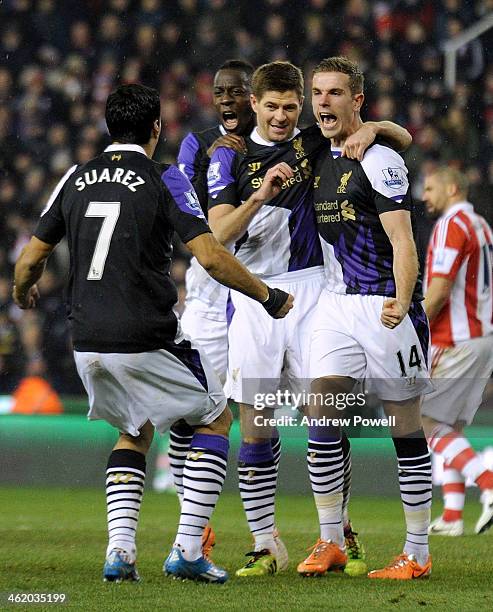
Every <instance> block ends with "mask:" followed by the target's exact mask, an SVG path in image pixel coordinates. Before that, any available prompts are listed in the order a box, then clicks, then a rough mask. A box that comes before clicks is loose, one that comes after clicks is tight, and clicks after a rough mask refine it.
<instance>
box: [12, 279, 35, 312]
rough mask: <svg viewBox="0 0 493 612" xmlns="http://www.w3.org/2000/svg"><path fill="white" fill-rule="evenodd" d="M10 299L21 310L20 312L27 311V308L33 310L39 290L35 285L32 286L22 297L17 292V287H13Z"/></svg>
mask: <svg viewBox="0 0 493 612" xmlns="http://www.w3.org/2000/svg"><path fill="white" fill-rule="evenodd" d="M12 298H13V300H14V302H15V303H16V304H17V306H19V308H22V310H27V309H29V308H34V307H35V306H36V304H37V302H38V300H39V290H38V286H37V285H33V286H32V287H31V288H30V289H29V291H28V292H27V293H26V294H24V295H22V294H20V293H19V291H18V290H17V287H16V286H15V285H14V288H13V290H12Z"/></svg>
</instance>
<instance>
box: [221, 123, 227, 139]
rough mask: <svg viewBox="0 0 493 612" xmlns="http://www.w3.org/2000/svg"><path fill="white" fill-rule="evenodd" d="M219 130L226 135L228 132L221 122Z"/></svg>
mask: <svg viewBox="0 0 493 612" xmlns="http://www.w3.org/2000/svg"><path fill="white" fill-rule="evenodd" d="M219 131H220V132H221V134H222V135H223V136H226V134H227V133H228V132H227V131H226V130H225V128H224V125H223V124H222V123H220V124H219Z"/></svg>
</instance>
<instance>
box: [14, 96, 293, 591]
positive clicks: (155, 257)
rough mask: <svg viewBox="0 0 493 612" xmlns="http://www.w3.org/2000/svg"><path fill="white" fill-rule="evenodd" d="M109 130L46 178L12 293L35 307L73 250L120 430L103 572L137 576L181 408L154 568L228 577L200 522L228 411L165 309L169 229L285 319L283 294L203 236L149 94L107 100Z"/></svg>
mask: <svg viewBox="0 0 493 612" xmlns="http://www.w3.org/2000/svg"><path fill="white" fill-rule="evenodd" d="M106 122H107V125H108V130H109V132H110V135H111V137H112V140H113V144H112V145H110V146H109V147H107V149H106V150H105V151H104V153H103V154H102V155H100V156H99V157H97V158H95V159H93V160H91V161H89V162H88V163H87V164H85V165H83V166H73V167H72V168H70V170H69V171H68V172H67V173H66V174H65V176H64V177H63V178H62V180H61V181H60V182H59V184H58V185H57V187H56V188H55V190H54V192H53V194H52V195H51V197H50V199H49V201H48V203H47V205H46V207H45V209H44V210H43V212H42V215H41V219H40V221H39V223H38V226H37V228H36V230H35V233H34V236H33V237H32V239H31V241H30V242H29V244H28V245H27V246H26V247H25V248H24V250H23V252H22V253H21V255H20V257H19V260H18V261H17V264H16V268H15V285H14V291H13V297H14V300H15V301H16V303H17V304H18V305H19V306H20V307H21V308H31V307H33V306H35V304H36V300H37V297H38V292H37V288H36V285H35V283H36V281H37V280H38V279H39V278H40V277H41V274H42V272H43V269H44V266H45V262H46V260H47V259H48V257H49V255H50V254H51V252H52V251H53V249H54V248H55V246H56V244H57V243H58V242H59V241H60V240H61V239H62V237H63V236H65V235H66V236H67V238H68V244H69V249H70V254H71V258H70V261H71V269H70V281H69V291H68V295H69V306H70V314H69V318H70V320H71V322H72V326H73V342H74V349H75V350H74V357H75V362H76V365H77V370H78V372H79V375H80V377H81V379H82V381H83V383H84V386H85V388H86V390H87V393H88V395H89V404H90V410H89V417H90V418H92V419H105V420H106V421H108V422H109V423H110V424H112V425H113V426H114V427H116V428H118V430H119V431H120V437H119V439H118V442H117V443H116V445H115V447H114V449H113V451H112V453H111V455H110V457H109V460H108V466H107V471H106V497H107V510H108V535H109V543H108V548H107V554H106V562H105V565H104V570H103V575H104V578H105V580H108V581H121V580H138V579H139V577H138V574H137V570H136V568H135V560H136V546H135V532H136V527H137V522H138V517H139V510H140V504H141V499H142V493H143V487H144V479H145V468H146V462H145V456H146V453H147V451H148V449H149V446H150V444H151V442H152V438H153V434H154V429H155V428H156V429H157V430H158V431H160V432H163V431H166V430H167V429H168V428H169V426H170V425H171V424H172V423H174V422H175V421H176V420H177V419H180V418H184V419H185V420H186V421H187V423H188V424H190V425H192V426H193V427H194V429H195V433H194V436H193V439H192V443H191V451H192V452H191V453H190V455H189V457H188V458H187V461H186V463H185V470H184V478H183V480H184V489H185V494H184V500H183V504H182V512H181V516H180V523H179V527H178V533H177V536H176V540H175V544H174V546H173V549H172V551H171V553H170V555H169V557H168V558H167V559H166V561H165V565H164V568H163V569H164V571H165V572H166V573H168V574H172V575H175V576H180V577H186V578H192V579H196V580H204V581H207V582H224V581H225V580H226V579H227V573H226V572H225V571H224V570H222V569H220V568H218V567H216V566H215V565H214V564H213V563H212V562H210V561H209V560H208V559H206V558H205V557H204V556H203V554H202V550H201V539H202V534H203V530H204V527H205V525H206V524H207V522H208V520H209V517H210V515H211V513H212V511H213V509H214V507H215V504H216V501H217V498H218V495H219V493H220V491H221V489H222V485H223V482H224V476H225V472H226V459H227V452H228V431H229V427H230V423H231V413H230V411H229V409H228V408H227V407H226V400H225V398H224V395H223V393H222V389H221V385H220V382H219V379H218V378H217V376H216V375H215V374H214V372H213V370H212V367H211V365H210V364H209V362H208V361H207V359H204V357H203V355H201V354H200V352H199V351H198V350H197V349H195V348H194V347H193V346H192V345H191V344H190V342H188V341H187V340H184V339H183V336H182V334H181V332H180V330H179V326H178V324H177V319H176V317H175V315H174V313H173V311H172V307H173V305H174V303H175V302H176V299H177V294H176V288H175V287H174V285H173V284H172V282H171V280H170V278H169V268H170V265H171V238H172V234H173V231H174V230H175V229H176V231H177V232H178V234H179V235H180V237H181V239H182V240H183V241H184V242H185V243H186V244H187V246H188V247H189V248H190V250H191V251H192V253H193V254H194V255H195V257H197V259H198V260H199V261H200V263H201V265H203V266H204V268H206V269H207V270H208V271H209V272H210V273H211V274H212V275H213V276H214V277H215V278H216V280H218V281H221V282H225V283H228V284H229V285H230V286H231V287H233V288H235V289H236V290H239V291H242V292H244V293H245V294H247V295H249V296H251V297H253V298H254V299H256V300H259V301H262V302H263V305H264V307H265V308H266V309H268V311H269V312H270V313H271V314H272V315H273V316H284V315H285V314H286V313H287V312H288V310H289V309H290V308H291V300H292V297H291V296H288V295H287V294H285V293H283V292H282V291H279V290H271V289H269V288H268V287H267V286H266V285H265V284H264V283H263V282H262V281H260V280H259V279H257V278H256V277H254V276H252V275H251V274H250V273H249V272H248V271H247V270H246V269H245V268H244V267H243V266H242V265H241V264H240V263H239V262H238V261H237V260H236V259H235V258H234V257H233V256H232V255H231V254H230V253H229V252H228V251H227V250H226V249H224V248H223V247H222V246H221V245H220V244H219V243H218V242H217V241H216V240H215V239H214V237H213V236H212V234H211V233H210V232H209V228H208V226H207V223H206V222H205V219H204V216H203V214H202V211H201V209H200V206H199V204H198V201H197V198H196V195H195V192H194V190H193V187H192V185H191V184H190V182H189V181H188V179H187V178H186V177H185V176H184V175H183V174H182V173H181V172H180V171H179V170H178V169H177V168H176V167H175V166H169V165H167V164H159V163H156V162H153V161H152V160H151V159H150V158H151V157H152V154H153V153H154V150H155V148H156V145H157V142H158V139H159V135H160V131H161V119H160V102H159V94H158V92H157V91H156V90H154V89H150V88H148V87H144V86H141V85H126V86H122V87H119V88H118V89H117V90H116V91H115V92H113V93H112V94H111V95H110V96H109V98H108V101H107V105H106Z"/></svg>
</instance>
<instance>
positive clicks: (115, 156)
mask: <svg viewBox="0 0 493 612" xmlns="http://www.w3.org/2000/svg"><path fill="white" fill-rule="evenodd" d="M121 158H122V156H121V155H120V154H118V155H117V154H116V153H115V154H114V155H112V156H111V161H120V160H121Z"/></svg>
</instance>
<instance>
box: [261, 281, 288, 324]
mask: <svg viewBox="0 0 493 612" xmlns="http://www.w3.org/2000/svg"><path fill="white" fill-rule="evenodd" d="M267 289H268V291H269V297H268V298H267V299H266V300H265V302H262V306H263V307H264V308H265V310H267V312H268V313H269V314H270V316H271V317H273V316H274V315H275V314H276V313H277V311H278V310H279V308H281V307H282V306H284V304H285V303H286V301H287V299H288V297H289V293H286V292H285V291H282V289H272V288H271V287H267Z"/></svg>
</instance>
